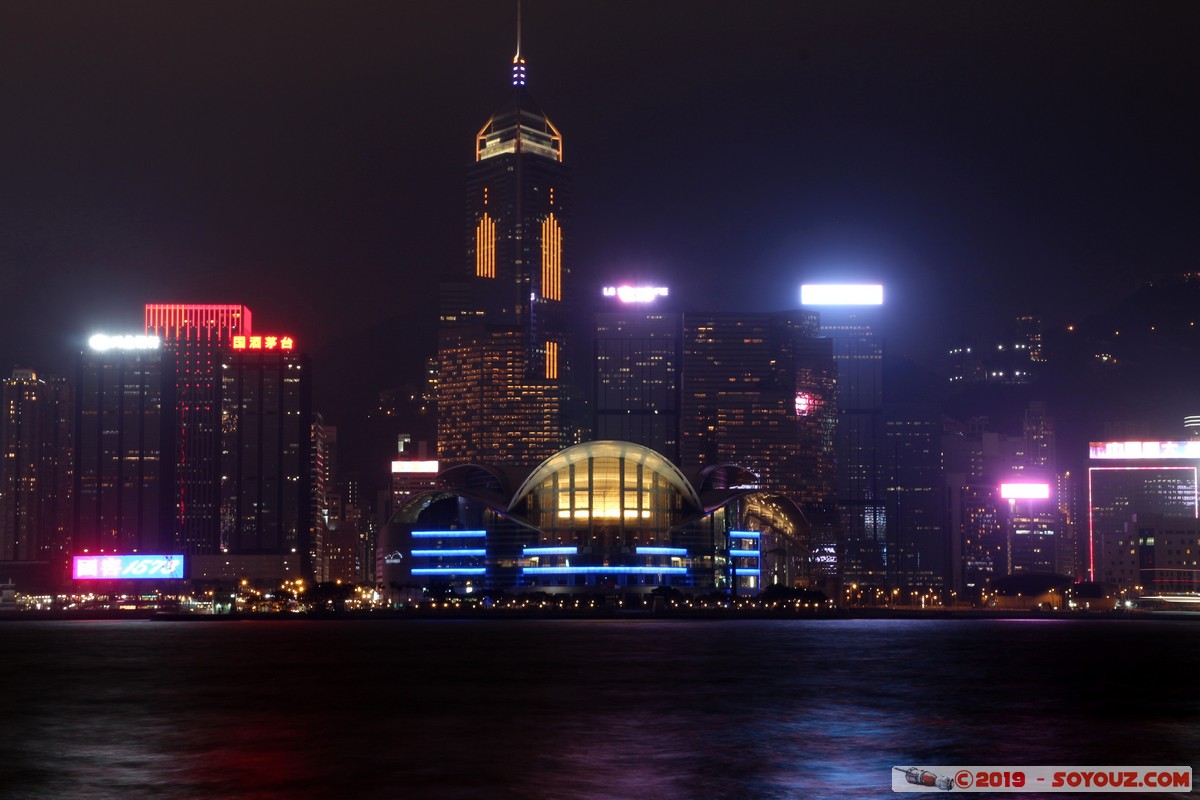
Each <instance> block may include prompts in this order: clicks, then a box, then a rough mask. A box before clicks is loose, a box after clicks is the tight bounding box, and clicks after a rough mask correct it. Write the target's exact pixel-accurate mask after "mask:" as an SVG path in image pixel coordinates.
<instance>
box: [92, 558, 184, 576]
mask: <svg viewBox="0 0 1200 800" xmlns="http://www.w3.org/2000/svg"><path fill="white" fill-rule="evenodd" d="M71 577H72V578H74V579H75V580H77V581H112V580H117V581H124V580H183V556H182V555H168V556H161V555H154V556H142V555H134V556H74V557H73V558H72V559H71Z"/></svg>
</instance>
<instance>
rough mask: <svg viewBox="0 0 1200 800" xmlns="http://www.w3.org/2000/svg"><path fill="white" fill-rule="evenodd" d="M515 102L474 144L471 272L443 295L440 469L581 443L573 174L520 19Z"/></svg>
mask: <svg viewBox="0 0 1200 800" xmlns="http://www.w3.org/2000/svg"><path fill="white" fill-rule="evenodd" d="M517 28H518V30H517V49H516V53H515V55H514V56H513V60H512V89H511V93H510V94H509V96H508V98H507V100H506V101H505V102H504V103H503V104H502V105H501V106H500V108H499V109H498V110H497V111H496V112H495V113H493V114H492V115H491V116H490V117H489V118H488V120H487V122H485V123H484V125H483V127H482V128H480V129H479V132H478V133H477V134H476V135H475V148H474V149H475V160H474V162H473V163H472V164H471V165H470V166H469V167H468V168H467V203H466V226H465V227H466V231H465V233H466V242H465V244H466V247H465V251H466V260H465V263H464V269H463V274H462V276H461V278H460V279H459V280H456V281H453V282H451V283H447V284H445V285H444V286H443V296H442V308H441V319H440V323H441V324H440V331H441V335H440V341H439V391H438V395H439V402H438V413H439V424H438V439H439V456H440V458H441V460H442V461H444V462H449V463H455V462H457V463H461V462H465V461H488V462H503V463H509V464H514V465H536V464H538V463H540V462H541V460H542V459H544V458H547V457H549V456H550V455H552V454H554V453H555V452H557V451H558V450H560V449H562V448H563V447H566V446H568V445H570V444H572V443H573V441H574V439H575V432H576V430H577V429H578V426H577V425H575V424H574V423H573V417H574V414H573V413H572V410H573V408H574V402H573V398H574V397H575V396H576V394H577V393H576V392H575V391H574V390H573V388H572V378H573V376H574V374H575V373H574V371H573V370H572V364H571V361H572V358H571V353H572V347H571V344H570V339H571V337H570V335H569V331H570V329H571V325H572V321H571V320H572V315H571V314H570V311H569V305H568V304H569V302H570V298H571V270H570V267H569V265H568V261H567V259H566V257H565V252H566V250H565V244H566V240H567V238H568V234H569V230H570V221H569V219H570V214H569V209H570V181H569V177H570V175H569V170H568V168H567V166H566V165H565V164H564V162H563V137H562V134H561V133H560V132H559V130H558V128H557V127H555V125H554V123H552V122H551V121H550V118H549V117H547V116H546V114H545V113H544V112H543V111H542V110H541V108H540V107H539V106H538V105H537V103H536V102H535V101H534V100H533V98H532V97H531V95H530V93H529V89H528V87H527V85H526V62H525V57H524V55H522V53H521V35H520V14H519V11H518V23H517Z"/></svg>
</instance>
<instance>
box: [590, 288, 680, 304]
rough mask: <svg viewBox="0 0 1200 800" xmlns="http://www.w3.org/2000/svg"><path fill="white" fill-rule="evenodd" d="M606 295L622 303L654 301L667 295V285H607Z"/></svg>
mask: <svg viewBox="0 0 1200 800" xmlns="http://www.w3.org/2000/svg"><path fill="white" fill-rule="evenodd" d="M603 291H604V296H605V297H615V298H617V299H618V300H620V301H621V302H622V303H653V302H654V301H655V299H657V298H659V297H666V296H667V295H668V293H669V292H668V289H667V287H666V286H605V287H604V289H603Z"/></svg>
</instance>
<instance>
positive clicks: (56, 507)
mask: <svg viewBox="0 0 1200 800" xmlns="http://www.w3.org/2000/svg"><path fill="white" fill-rule="evenodd" d="M71 407H72V403H71V396H70V389H69V385H68V384H67V382H66V381H64V380H62V379H50V380H46V379H43V378H39V377H38V376H37V374H36V373H34V372H33V371H32V370H24V369H18V370H14V371H13V374H12V377H11V378H8V379H5V380H3V381H0V569H2V570H3V573H2V574H0V579H3V578H16V580H17V581H18V583H19V584H22V585H24V586H25V588H26V590H29V589H32V588H34V587H37V588H39V589H44V588H46V587H48V586H53V585H54V583H55V582H56V580H57V579H58V578H60V577H61V576H62V575H63V574H64V570H63V569H62V568H63V567H64V565H65V563H66V562H65V554H66V546H67V544H68V535H69V530H70V515H69V511H68V510H69V508H70V475H71V436H70V432H71Z"/></svg>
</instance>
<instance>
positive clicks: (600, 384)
mask: <svg viewBox="0 0 1200 800" xmlns="http://www.w3.org/2000/svg"><path fill="white" fill-rule="evenodd" d="M622 288H624V287H622ZM662 291H663V292H664V293H665V292H666V290H665V289H663V290H662ZM607 299H608V302H610V303H612V304H613V306H612V308H611V309H609V310H605V311H603V312H600V313H598V314H596V315H595V316H594V320H593V334H592V363H593V375H592V438H593V439H615V440H620V441H625V442H634V443H635V444H640V445H644V446H646V447H649V448H650V449H652V450H654V451H656V452H659V453H662V454H663V455H665V456H667V457H668V458H670V459H671V460H672V461H674V462H676V463H679V462H680V448H679V440H680V405H681V398H680V392H681V389H682V386H681V383H682V381H681V376H682V370H683V316H682V315H681V314H678V313H671V312H668V311H665V310H662V309H659V308H655V307H654V305H653V304H652V303H644V302H636V301H633V300H622V299H620V298H618V296H617V294H616V289H614V290H613V291H612V293H611V297H609V298H607Z"/></svg>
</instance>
